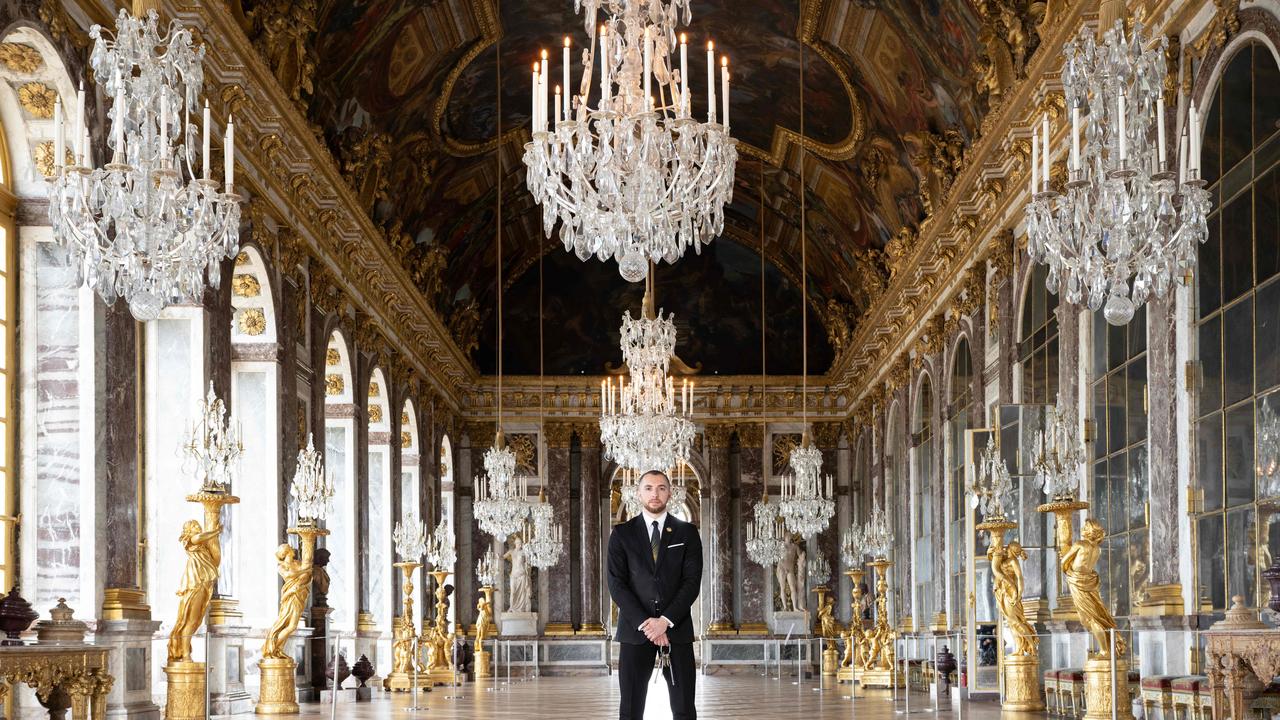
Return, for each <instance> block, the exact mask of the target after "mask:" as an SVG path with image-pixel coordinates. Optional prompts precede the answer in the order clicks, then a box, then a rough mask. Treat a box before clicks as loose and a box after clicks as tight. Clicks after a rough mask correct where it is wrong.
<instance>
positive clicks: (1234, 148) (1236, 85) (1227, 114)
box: [1218, 46, 1253, 172]
mask: <svg viewBox="0 0 1280 720" xmlns="http://www.w3.org/2000/svg"><path fill="white" fill-rule="evenodd" d="M1252 65H1253V54H1252V53H1250V52H1249V48H1248V46H1246V47H1245V48H1244V49H1243V50H1242V51H1241V52H1238V53H1236V56H1235V57H1233V58H1232V59H1231V63H1230V64H1229V65H1227V69H1226V71H1225V72H1224V73H1223V75H1222V86H1221V87H1220V88H1219V89H1218V93H1219V94H1221V95H1222V118H1223V123H1222V172H1226V171H1228V170H1230V169H1231V168H1232V167H1234V166H1235V164H1236V163H1238V162H1240V161H1241V160H1242V159H1244V156H1245V155H1248V154H1249V151H1250V150H1252V149H1253V68H1252Z"/></svg>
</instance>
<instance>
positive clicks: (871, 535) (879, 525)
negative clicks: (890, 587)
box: [862, 501, 893, 560]
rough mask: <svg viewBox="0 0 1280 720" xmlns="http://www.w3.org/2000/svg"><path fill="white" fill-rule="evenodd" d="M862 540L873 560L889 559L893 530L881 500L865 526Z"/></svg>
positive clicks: (877, 502)
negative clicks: (881, 505)
mask: <svg viewBox="0 0 1280 720" xmlns="http://www.w3.org/2000/svg"><path fill="white" fill-rule="evenodd" d="M862 540H863V542H864V543H865V546H866V548H867V552H868V553H870V554H871V558H872V559H873V560H888V559H889V551H890V550H892V549H893V531H892V530H891V529H890V527H889V516H888V515H886V514H885V511H884V508H882V507H880V502H879V501H876V504H875V507H874V509H872V511H871V517H870V518H869V519H868V520H867V523H866V525H865V526H863V529H862Z"/></svg>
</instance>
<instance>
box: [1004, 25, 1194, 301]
mask: <svg viewBox="0 0 1280 720" xmlns="http://www.w3.org/2000/svg"><path fill="white" fill-rule="evenodd" d="M1166 45H1167V41H1166V39H1165V38H1164V37H1160V38H1159V39H1158V41H1157V42H1156V43H1155V44H1154V45H1151V43H1150V42H1149V41H1148V39H1147V38H1146V37H1144V36H1143V33H1142V25H1141V23H1135V24H1134V28H1133V32H1132V34H1129V35H1128V36H1126V34H1125V32H1124V24H1123V21H1119V20H1118V21H1117V22H1116V24H1115V27H1113V28H1112V29H1110V30H1108V31H1107V32H1106V34H1105V36H1104V37H1103V42H1102V46H1101V47H1099V46H1098V45H1097V44H1096V42H1095V39H1094V33H1093V32H1092V31H1091V30H1090V29H1089V28H1088V27H1085V28H1082V29H1081V31H1080V36H1079V38H1077V39H1076V40H1075V41H1074V42H1070V43H1067V45H1066V46H1065V47H1064V49H1063V54H1064V55H1065V57H1066V65H1065V67H1064V68H1063V71H1062V84H1063V88H1064V93H1065V95H1066V104H1067V107H1069V108H1071V148H1070V156H1069V165H1068V175H1069V178H1068V181H1067V183H1066V188H1065V192H1062V193H1059V192H1057V191H1055V190H1052V189H1050V186H1049V157H1050V154H1051V152H1052V151H1051V149H1050V143H1049V120H1048V117H1045V118H1044V119H1043V120H1042V130H1043V139H1042V140H1041V139H1037V138H1035V137H1034V133H1033V138H1032V160H1031V194H1032V200H1031V202H1030V204H1029V205H1028V208H1027V234H1028V237H1029V248H1030V252H1031V256H1032V257H1033V258H1034V259H1035V260H1036V261H1037V262H1042V263H1045V264H1047V265H1048V266H1049V276H1048V280H1047V285H1048V287H1049V289H1050V290H1051V291H1053V292H1057V293H1060V294H1061V295H1062V297H1063V298H1064V299H1065V300H1066V301H1067V302H1069V303H1073V304H1074V303H1079V302H1081V301H1082V300H1084V301H1087V303H1088V306H1089V308H1090V309H1091V310H1097V309H1098V308H1100V307H1102V308H1103V316H1104V317H1105V318H1106V319H1107V322H1109V323H1111V324H1113V325H1122V324H1124V323H1127V322H1129V320H1130V319H1131V318H1132V317H1133V313H1134V310H1135V308H1136V307H1137V305H1140V304H1142V303H1143V302H1146V300H1147V298H1148V297H1150V296H1151V295H1152V294H1153V293H1154V294H1155V295H1156V296H1157V297H1163V296H1164V295H1165V293H1166V292H1168V290H1169V288H1170V287H1171V286H1172V285H1173V283H1174V282H1175V281H1176V280H1177V279H1178V278H1180V277H1182V276H1183V275H1184V273H1185V272H1186V270H1187V269H1188V268H1189V267H1190V266H1191V265H1192V264H1193V263H1194V262H1195V253H1196V246H1197V245H1198V244H1199V243H1202V242H1204V241H1205V239H1206V238H1207V237H1208V227H1207V224H1206V220H1205V217H1206V215H1207V214H1208V212H1209V209H1210V201H1209V193H1208V191H1207V190H1205V188H1204V181H1203V180H1201V179H1200V160H1199V158H1200V116H1199V113H1198V112H1197V111H1196V109H1195V106H1194V105H1193V106H1191V108H1190V113H1189V123H1188V124H1189V125H1190V131H1189V133H1184V134H1183V136H1182V140H1181V143H1180V145H1179V147H1180V150H1179V162H1178V170H1177V172H1174V171H1172V170H1170V169H1169V163H1168V162H1167V160H1166V158H1165V152H1166V151H1165V128H1164V81H1165V75H1166V70H1165V49H1166ZM1082 115H1083V119H1084V123H1085V127H1084V129H1083V138H1084V148H1083V152H1082V150H1081V144H1080V143H1081V127H1080V125H1081V118H1082ZM1153 125H1154V128H1153ZM1188 138H1189V140H1188ZM1104 301H1105V307H1104Z"/></svg>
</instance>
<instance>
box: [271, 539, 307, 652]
mask: <svg viewBox="0 0 1280 720" xmlns="http://www.w3.org/2000/svg"><path fill="white" fill-rule="evenodd" d="M314 547H315V544H314V542H311V543H305V542H304V543H303V544H302V559H301V560H298V559H296V558H295V556H294V551H293V546H292V545H290V544H289V543H282V544H281V545H280V547H279V548H278V549H277V550H276V561H277V566H278V570H279V572H280V579H281V580H283V581H284V586H283V587H282V588H280V614H279V615H278V616H277V617H276V621H275V623H274V624H273V625H272V626H271V629H270V630H268V631H267V637H266V640H265V641H264V642H263V643H262V656H263V657H274V658H283V657H286V655H285V652H284V646H285V643H286V642H288V640H289V636H290V635H293V631H294V630H297V629H298V621H299V620H301V619H302V611H303V609H304V608H305V606H306V604H307V593H308V592H310V591H311V577H312V573H311V561H312V559H313V556H314V550H313V548H314Z"/></svg>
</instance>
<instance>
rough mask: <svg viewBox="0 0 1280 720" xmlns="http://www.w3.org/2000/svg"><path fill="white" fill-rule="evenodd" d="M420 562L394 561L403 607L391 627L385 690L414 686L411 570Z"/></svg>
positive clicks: (414, 640) (400, 690)
mask: <svg viewBox="0 0 1280 720" xmlns="http://www.w3.org/2000/svg"><path fill="white" fill-rule="evenodd" d="M421 566H422V563H419V562H413V561H403V562H398V563H395V567H398V568H400V572H401V573H402V574H403V575H404V608H403V609H402V610H401V614H400V617H398V618H396V619H395V621H394V622H395V624H394V625H393V628H392V644H391V673H390V674H388V675H387V677H386V679H385V680H383V681H382V687H384V688H385V689H387V690H393V691H396V692H403V691H406V690H412V689H414V687H415V680H414V677H415V675H416V673H415V670H416V668H415V667H414V645H415V644H416V642H417V638H416V637H415V635H416V633H415V631H414V627H413V571H414V570H417V569H418V568H419V567H421Z"/></svg>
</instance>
